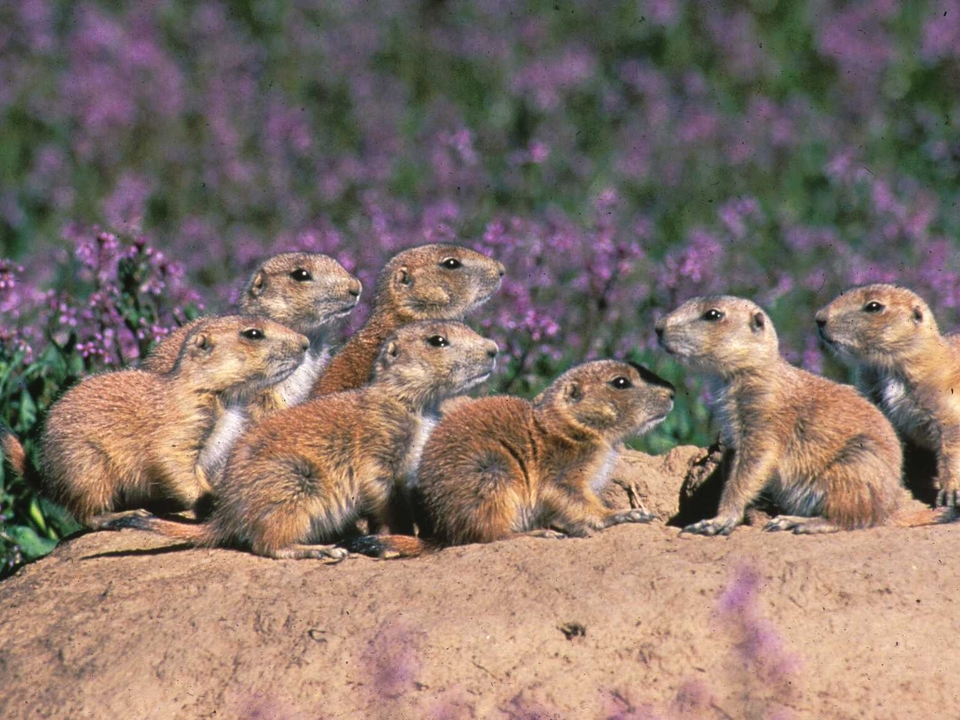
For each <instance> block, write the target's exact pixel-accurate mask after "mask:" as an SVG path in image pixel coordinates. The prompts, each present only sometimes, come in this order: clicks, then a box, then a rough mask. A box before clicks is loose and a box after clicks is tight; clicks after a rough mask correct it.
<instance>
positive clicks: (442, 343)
mask: <svg viewBox="0 0 960 720" xmlns="http://www.w3.org/2000/svg"><path fill="white" fill-rule="evenodd" d="M427 342H428V343H429V344H430V345H433V347H446V346H447V345H449V344H450V341H449V340H447V339H446V338H445V337H444V336H443V335H433V336H432V337H429V338H427Z"/></svg>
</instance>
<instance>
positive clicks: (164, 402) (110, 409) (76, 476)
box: [4, 315, 309, 528]
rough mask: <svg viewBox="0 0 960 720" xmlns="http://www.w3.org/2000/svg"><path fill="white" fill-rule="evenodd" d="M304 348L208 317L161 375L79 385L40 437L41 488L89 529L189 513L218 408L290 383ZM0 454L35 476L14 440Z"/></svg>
mask: <svg viewBox="0 0 960 720" xmlns="http://www.w3.org/2000/svg"><path fill="white" fill-rule="evenodd" d="M308 346H309V341H308V340H307V338H306V337H305V336H303V335H301V334H299V333H297V332H294V331H293V330H290V329H288V328H286V327H284V326H283V325H280V324H278V323H275V322H272V321H270V320H266V319H265V318H258V317H253V316H236V315H234V316H227V317H220V318H209V319H206V320H202V321H200V322H198V323H197V324H196V325H195V326H194V327H193V329H192V330H191V331H190V332H189V333H188V334H187V337H186V339H185V340H184V343H183V347H182V348H181V352H180V357H179V358H178V360H177V362H176V364H175V365H174V367H173V369H172V370H171V371H170V372H169V373H166V374H162V375H161V374H159V373H147V372H142V371H140V370H122V371H117V372H112V373H106V374H103V375H93V376H91V377H88V378H86V379H85V380H83V381H82V382H81V383H80V384H79V385H77V386H75V387H74V388H72V389H70V390H69V391H68V392H67V393H66V394H65V395H64V396H63V397H62V398H61V399H60V400H58V401H57V402H56V403H55V404H54V405H53V407H51V408H50V413H49V415H48V416H47V419H46V423H45V426H44V429H43V433H42V437H41V452H40V467H39V480H40V482H41V484H42V487H43V489H44V490H45V492H46V493H47V494H49V495H50V497H52V498H53V499H54V500H56V501H58V502H60V503H61V504H63V505H64V506H65V507H66V508H67V509H68V510H69V511H70V512H71V513H72V514H73V515H74V516H75V517H76V518H77V520H78V521H79V522H81V523H82V524H83V525H86V526H87V527H92V528H96V527H100V526H102V525H103V524H104V523H105V522H106V521H107V520H109V519H110V518H111V517H112V515H111V513H112V511H114V510H118V509H129V508H138V507H142V506H143V505H144V504H145V503H150V502H158V501H159V502H166V503H169V504H170V505H171V506H172V507H176V508H178V509H187V508H190V507H192V506H193V504H194V503H195V502H196V501H197V499H198V498H199V497H200V496H201V495H203V494H205V493H207V492H209V491H210V485H209V482H208V470H207V468H205V467H204V466H203V463H202V462H201V448H202V446H203V443H204V441H205V439H206V437H207V435H208V434H209V433H210V431H211V430H212V429H213V426H214V422H215V419H216V417H217V415H218V413H219V411H220V407H221V405H222V403H225V402H233V401H239V400H242V398H244V397H249V396H251V395H253V394H255V393H257V392H259V391H260V390H261V389H262V388H263V387H265V386H266V385H269V384H270V383H276V382H279V381H282V380H283V379H284V378H286V377H289V376H290V374H291V373H292V372H294V371H295V370H296V368H297V367H298V366H299V364H300V362H301V361H302V360H303V356H304V353H305V352H306V350H307V347H308ZM4 446H5V450H6V452H7V454H8V456H9V457H11V459H12V460H13V461H14V463H15V465H16V466H17V467H15V469H16V470H17V471H18V472H20V473H21V474H33V473H35V472H36V471H35V470H32V469H28V468H26V467H24V463H25V462H26V461H25V458H24V457H23V452H22V448H21V447H19V442H17V441H16V439H15V438H13V437H12V436H10V435H6V437H5V438H4ZM18 448H19V450H18ZM11 451H12V452H11Z"/></svg>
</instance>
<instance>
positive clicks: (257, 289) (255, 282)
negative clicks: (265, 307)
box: [249, 270, 267, 297]
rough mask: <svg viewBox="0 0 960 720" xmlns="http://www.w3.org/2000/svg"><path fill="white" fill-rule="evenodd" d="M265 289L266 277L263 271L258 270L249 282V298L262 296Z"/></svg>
mask: <svg viewBox="0 0 960 720" xmlns="http://www.w3.org/2000/svg"><path fill="white" fill-rule="evenodd" d="M266 287H267V276H266V273H264V272H263V270H258V271H257V274H256V275H254V276H253V279H252V280H251V281H250V290H249V293H250V297H260V296H261V295H263V291H264V290H265V289H266Z"/></svg>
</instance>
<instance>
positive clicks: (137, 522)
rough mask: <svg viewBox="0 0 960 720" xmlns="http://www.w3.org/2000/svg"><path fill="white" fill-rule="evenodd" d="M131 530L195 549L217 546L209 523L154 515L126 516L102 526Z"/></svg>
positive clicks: (104, 527)
mask: <svg viewBox="0 0 960 720" xmlns="http://www.w3.org/2000/svg"><path fill="white" fill-rule="evenodd" d="M123 528H133V529H134V530H146V531H147V532H154V533H158V534H160V535H164V536H166V537H169V538H174V539H175V540H184V541H186V542H188V543H190V544H191V545H194V546H196V547H213V546H215V545H216V544H217V536H216V531H215V530H214V528H213V526H212V525H211V524H209V523H200V524H196V523H184V522H177V521H175V520H164V519H163V518H158V517H156V516H154V515H126V516H124V517H119V518H116V519H115V520H111V521H110V522H108V523H105V524H104V525H103V528H102V529H104V530H121V529H123Z"/></svg>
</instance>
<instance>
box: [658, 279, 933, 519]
mask: <svg viewBox="0 0 960 720" xmlns="http://www.w3.org/2000/svg"><path fill="white" fill-rule="evenodd" d="M656 329H657V334H658V336H659V338H660V344H661V345H662V346H663V348H664V349H665V350H666V351H667V352H669V353H670V354H672V355H674V356H676V357H677V359H678V360H680V362H682V363H683V364H685V365H687V366H689V367H691V368H694V369H697V370H700V371H702V372H704V373H705V374H706V375H707V376H708V377H709V378H710V380H711V381H712V382H713V384H714V396H715V397H716V398H717V400H716V403H715V408H714V409H715V411H716V414H717V416H718V417H719V419H720V422H721V425H722V440H723V442H724V443H725V444H726V446H727V447H729V448H732V449H733V450H734V459H733V464H732V468H731V471H730V476H729V479H728V480H727V482H726V484H725V485H724V488H723V491H722V493H721V497H720V507H719V511H718V514H717V517H715V518H713V519H710V520H704V521H702V522H698V523H695V524H693V525H690V526H688V527H686V528H685V529H684V531H685V532H692V533H700V534H704V535H716V534H724V535H725V534H728V533H729V532H731V531H732V530H733V529H734V528H735V527H736V526H737V525H739V524H741V523H742V522H743V515H744V512H745V511H746V509H747V506H748V505H749V504H750V503H752V502H754V501H755V500H756V499H757V498H758V497H759V496H760V495H761V492H764V493H765V494H767V495H769V496H770V497H771V499H772V500H773V501H774V503H775V504H776V505H778V506H779V507H780V508H781V510H783V512H785V513H787V514H786V515H781V516H779V517H777V518H775V519H774V520H772V521H771V522H770V523H768V525H767V526H766V527H765V529H767V530H794V531H795V532H803V533H810V532H828V531H833V530H839V529H853V528H864V527H871V526H874V525H883V524H903V523H906V522H909V519H910V518H909V517H908V515H907V514H905V513H908V512H909V511H911V510H915V509H917V508H922V506H921V505H920V504H919V503H915V502H914V501H913V500H912V499H911V498H910V496H909V493H907V491H906V489H905V488H904V487H903V485H902V484H901V482H900V466H901V462H902V457H901V450H900V443H899V441H898V440H897V436H896V433H895V432H894V430H893V428H892V427H891V426H890V423H888V422H887V421H886V418H884V417H883V414H882V413H880V412H879V411H878V410H877V409H876V408H875V407H874V406H873V405H871V404H870V403H869V402H867V401H866V400H865V399H864V398H863V397H861V396H860V395H859V394H858V393H857V392H856V390H854V389H853V388H851V387H849V386H846V385H839V384H837V383H834V382H831V381H829V380H827V379H825V378H822V377H819V376H817V375H813V374H811V373H808V372H805V371H804V370H801V369H799V368H796V367H793V366H792V365H790V364H789V363H787V362H786V361H785V360H784V359H783V358H782V357H781V356H780V352H779V345H778V340H777V334H776V331H775V329H774V327H773V323H772V322H771V321H770V318H769V317H768V316H767V314H766V313H765V312H764V311H763V310H762V309H760V308H759V307H758V306H757V305H755V304H754V303H752V302H750V301H749V300H743V299H740V298H735V297H728V296H722V297H706V298H695V299H693V300H690V301H688V302H686V303H684V304H683V305H681V306H680V307H679V308H677V309H676V310H674V311H673V312H671V313H670V314H669V315H667V316H666V317H664V318H661V320H660V321H659V322H658V323H657V328H656ZM937 521H939V520H938V519H933V518H932V517H931V519H930V520H928V522H937Z"/></svg>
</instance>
